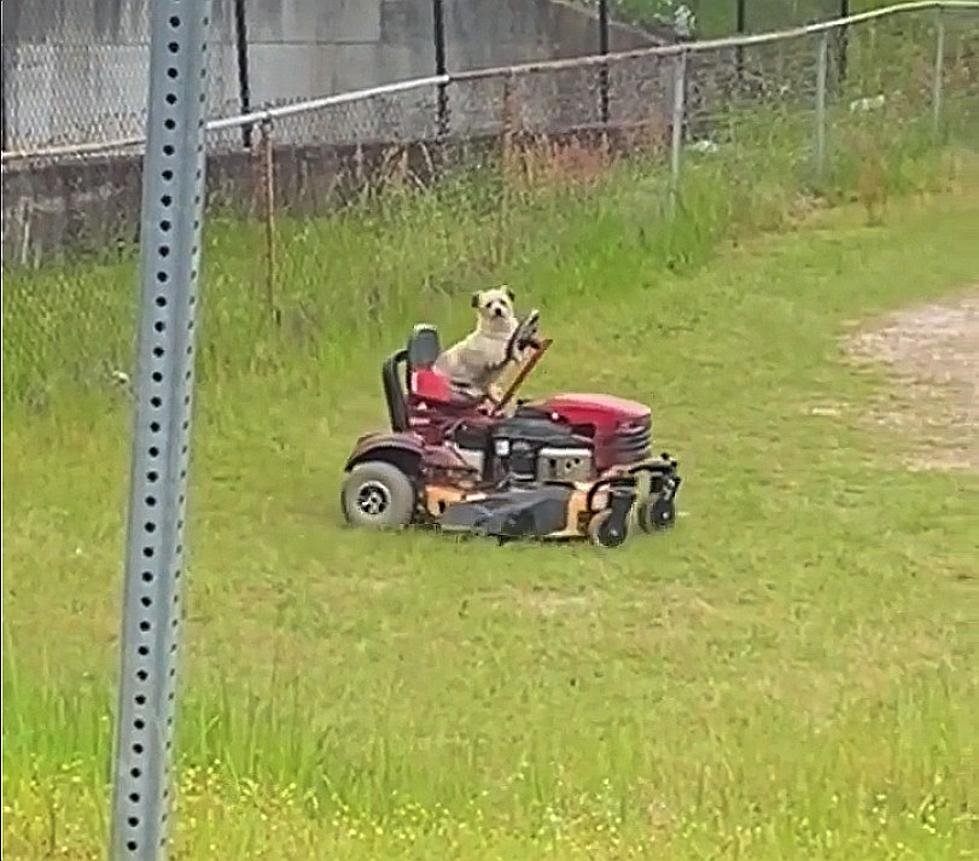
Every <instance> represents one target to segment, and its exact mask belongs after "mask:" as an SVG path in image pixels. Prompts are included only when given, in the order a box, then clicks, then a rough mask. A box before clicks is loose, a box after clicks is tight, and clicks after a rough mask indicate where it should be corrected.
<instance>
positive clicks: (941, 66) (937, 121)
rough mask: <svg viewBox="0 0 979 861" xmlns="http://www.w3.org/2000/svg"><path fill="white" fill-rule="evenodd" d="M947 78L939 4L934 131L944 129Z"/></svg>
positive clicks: (933, 90) (932, 106) (943, 31)
mask: <svg viewBox="0 0 979 861" xmlns="http://www.w3.org/2000/svg"><path fill="white" fill-rule="evenodd" d="M944 78H945V16H944V15H942V9H941V7H940V6H939V7H938V9H937V10H936V11H935V71H934V78H933V80H932V82H931V85H932V89H931V109H932V119H931V123H932V131H933V132H934V133H935V135H936V137H937V136H938V134H939V133H940V132H941V130H942V89H943V84H944Z"/></svg>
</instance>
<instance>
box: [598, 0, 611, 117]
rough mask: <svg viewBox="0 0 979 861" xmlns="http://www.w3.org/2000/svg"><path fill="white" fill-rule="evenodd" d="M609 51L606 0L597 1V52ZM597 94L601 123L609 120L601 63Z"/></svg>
mask: <svg viewBox="0 0 979 861" xmlns="http://www.w3.org/2000/svg"><path fill="white" fill-rule="evenodd" d="M608 52H609V30H608V0H599V2H598V53H599V54H601V55H602V56H607V55H608ZM598 95H599V100H600V108H601V117H602V124H603V125H608V121H609V71H608V65H607V64H605V63H603V64H602V65H601V66H600V67H599V70H598Z"/></svg>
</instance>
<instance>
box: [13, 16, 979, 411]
mask: <svg viewBox="0 0 979 861" xmlns="http://www.w3.org/2000/svg"><path fill="white" fill-rule="evenodd" d="M977 50H979V4H977V5H971V6H970V5H969V4H946V5H945V6H944V7H940V6H938V5H935V4H919V8H912V9H909V10H905V11H901V12H895V13H893V14H880V15H876V16H871V17H866V18H863V19H861V20H852V21H851V22H850V23H849V24H847V25H845V26H832V27H813V28H810V29H808V30H806V31H795V32H792V33H788V34H782V35H768V36H758V37H753V38H744V39H739V40H727V41H722V42H717V43H693V44H688V45H680V46H672V47H662V48H655V49H645V50H637V51H632V52H626V53H622V54H614V55H610V56H607V57H602V56H597V57H588V58H582V59H577V60H567V61H558V62H544V63H538V64H530V65H523V66H518V67H510V68H505V69H495V70H486V71H477V72H467V73H461V74H454V75H444V76H436V77H432V78H427V79H421V80H415V81H408V82H405V83H403V84H399V85H395V86H390V87H380V88H376V89H374V90H369V91H362V92H360V93H352V94H346V95H341V96H333V97H327V98H323V99H319V100H315V101H312V102H306V103H300V104H294V105H287V106H278V107H275V108H271V109H263V110H260V111H256V112H255V113H253V114H250V115H248V116H244V117H232V118H228V119H224V120H216V121H213V122H212V123H211V124H210V135H209V166H208V193H209V200H208V203H209V229H208V236H209V242H210V243H211V247H210V248H209V251H208V254H207V255H206V257H207V258H208V259H210V260H211V261H219V262H217V263H213V262H212V269H211V272H210V276H209V279H208V290H207V292H208V295H209V296H210V298H209V300H208V301H209V302H210V306H209V309H208V314H207V320H208V324H207V331H208V338H207V339H205V345H204V358H203V359H202V373H203V374H204V375H205V376H206V375H207V374H208V373H222V372H224V371H226V370H227V369H228V368H230V367H232V366H237V365H241V364H242V363H243V365H242V366H243V367H247V368H253V367H254V365H253V364H250V363H254V362H255V361H259V360H258V359H257V358H256V355H258V354H262V355H264V353H262V351H263V350H265V349H266V347H262V348H261V349H259V348H258V347H256V348H255V350H251V351H246V352H247V355H246V354H244V353H241V352H240V351H238V352H236V351H234V350H232V349H231V348H230V347H229V346H227V345H230V344H232V343H234V344H238V345H240V344H241V343H242V338H244V339H245V342H247V343H249V344H253V345H259V344H266V345H267V340H266V335H267V327H268V326H269V325H272V326H273V328H275V327H281V328H282V329H284V330H285V331H287V332H291V333H293V334H296V335H297V337H298V339H299V341H300V342H301V343H303V344H306V345H307V346H308V347H309V348H310V349H320V348H321V347H322V346H323V344H324V343H326V342H327V341H328V340H329V338H328V336H329V333H330V332H331V331H334V330H335V329H336V327H345V326H357V325H362V324H363V321H364V320H365V319H367V320H371V319H380V317H381V316H382V312H384V311H390V312H391V313H397V312H398V308H400V307H402V305H403V306H404V307H405V308H407V307H408V306H409V305H411V304H412V303H413V302H414V303H416V304H417V301H418V295H420V294H419V292H418V291H421V292H424V291H425V290H434V291H436V292H439V291H442V292H444V291H452V290H455V289H458V287H457V285H459V284H464V285H468V284H471V283H472V279H473V278H474V277H478V276H479V275H480V273H490V272H494V271H497V270H498V269H499V267H500V266H501V265H505V264H506V262H507V260H508V259H512V258H513V257H514V255H518V254H519V245H520V241H521V235H522V234H523V233H524V232H525V231H529V230H533V229H534V218H533V215H532V213H533V207H534V205H536V204H534V201H535V200H538V199H539V197H540V195H542V194H543V195H548V194H552V193H553V190H554V189H555V188H569V187H574V188H581V187H588V188H596V187H598V184H600V183H602V182H606V181H611V180H609V179H608V178H609V177H612V178H614V177H616V176H622V174H623V172H626V173H627V174H628V176H629V179H628V182H630V183H632V184H633V185H635V187H637V188H642V189H644V191H643V193H644V194H648V195H655V196H657V197H658V198H659V199H661V200H662V203H663V211H664V217H670V216H671V214H672V216H677V215H679V216H681V217H682V216H683V213H684V212H685V210H687V209H690V208H692V207H694V206H695V205H696V201H697V199H698V195H704V194H706V189H710V188H716V187H718V186H723V187H724V188H725V189H728V190H729V191H730V197H731V200H732V201H733V202H732V203H730V206H732V207H737V206H738V205H739V203H738V201H741V202H742V203H743V202H744V201H747V200H749V199H750V200H754V199H755V198H751V197H750V195H752V194H755V195H757V194H758V193H759V189H765V188H771V189H773V194H774V193H775V192H774V189H776V188H788V189H793V190H797V191H798V192H801V193H808V194H819V195H822V196H833V195H836V196H841V195H842V196H844V197H846V196H848V195H859V194H863V193H864V191H866V190H867V189H870V191H866V195H865V196H868V200H869V205H873V203H874V201H873V200H870V199H869V198H872V197H873V188H878V189H882V190H886V189H887V188H894V187H900V186H901V185H902V183H906V182H907V177H906V175H905V174H906V170H905V168H906V165H907V164H908V160H909V159H912V158H915V157H917V156H919V155H921V154H923V153H926V152H934V151H939V150H941V149H943V148H945V147H947V146H949V145H955V146H960V147H961V146H964V147H969V148H971V149H973V150H974V149H975V148H976V146H977V144H979V57H977V54H976V52H977ZM134 128H135V127H132V128H129V127H127V129H126V130H128V131H129V132H132V131H133V129H134ZM243 128H247V129H249V130H250V134H251V141H252V145H251V146H250V147H247V148H246V147H244V146H243V145H242V141H243V136H242V129H243ZM93 149H94V150H96V151H94V152H86V151H84V148H77V147H76V148H66V149H65V150H64V151H58V152H51V153H48V154H47V155H44V156H35V157H23V158H18V157H11V158H6V157H5V162H4V166H3V174H4V176H3V182H4V196H5V205H4V223H3V244H4V267H5V270H6V276H7V277H5V290H4V299H3V302H4V307H3V319H4V326H5V335H6V337H5V347H4V357H5V362H4V390H5V399H10V398H13V399H16V400H19V401H22V402H27V403H31V404H35V405H38V404H45V403H48V402H49V401H50V399H51V398H52V397H53V396H54V394H55V393H56V392H61V391H64V390H65V388H70V389H73V390H84V389H86V388H92V387H94V388H98V387H100V386H104V385H106V381H107V380H112V379H116V378H117V377H118V378H122V377H125V376H126V374H127V373H128V363H129V361H130V356H131V353H132V345H131V343H130V333H131V330H132V327H131V326H130V325H129V323H130V321H131V320H132V313H133V309H132V304H131V303H132V291H131V289H130V284H131V281H132V277H133V276H132V265H133V263H132V249H133V242H134V240H135V238H136V235H137V231H138V224H137V218H138V212H139V202H140V161H141V156H140V142H139V140H138V138H134V139H133V140H132V141H130V142H129V143H124V144H105V145H101V146H95V147H93ZM861 189H864V191H861ZM521 207H522V210H521V209H520V208H521ZM518 210H520V211H521V212H523V215H520V214H519V213H518ZM406 213H412V216H411V217H412V218H415V217H417V218H420V219H421V221H419V224H421V223H424V224H426V225H428V226H427V227H426V228H425V229H424V230H423V231H420V232H418V233H417V234H413V238H412V240H411V242H412V247H411V252H412V253H411V254H410V255H409V254H407V253H405V254H401V255H400V256H399V255H398V254H395V253H394V252H393V251H392V247H393V246H392V243H394V244H395V245H396V242H402V241H404V239H403V237H402V238H401V239H398V240H397V241H396V242H395V240H392V234H391V233H390V232H387V233H386V232H385V229H384V228H383V225H386V224H390V223H391V222H392V219H393V220H398V219H400V220H401V221H400V222H399V223H402V224H407V223H408V215H406ZM419 213H427V214H425V218H427V219H428V220H427V221H425V218H422V216H421V215H419ZM515 213H517V214H515ZM528 213H531V214H528ZM466 219H469V220H470V221H468V222H466V223H467V224H468V227H467V230H465V231H463V230H461V229H458V225H459V224H461V223H463V222H465V221H466ZM521 219H523V220H521ZM412 223H414V222H412ZM324 224H328V225H329V231H328V233H329V236H330V237H331V238H330V240H329V241H330V242H342V241H343V237H349V236H351V235H352V233H351V231H353V229H354V228H353V227H352V226H351V225H354V224H355V225H356V229H357V231H358V232H357V236H358V239H357V242H358V243H361V244H360V245H358V246H357V249H356V252H355V253H354V252H352V251H351V248H350V247H346V246H344V247H343V248H339V249H338V248H336V247H333V252H335V253H334V254H332V256H331V253H328V251H327V250H324V246H323V244H322V241H321V240H323V239H324V235H325V234H324V229H325V228H324V227H323V225H324ZM400 235H401V234H399V236H400ZM336 237H340V239H337V238H336ZM365 237H366V238H365ZM350 242H353V240H352V239H351V240H350ZM318 243H319V244H318ZM331 247H332V246H331ZM395 250H397V249H396V248H395ZM340 258H342V260H343V266H344V267H345V268H344V271H343V272H342V273H341V272H339V271H338V270H337V268H336V267H337V266H338V265H339V264H338V263H337V259H340ZM331 285H337V286H336V289H335V290H334V289H333V287H332V286H331ZM399 285H400V286H399ZM454 285H455V286H454ZM463 289H468V287H465V288H463ZM399 303H401V304H399ZM365 309H366V314H365V313H364V312H365ZM405 313H406V314H407V313H408V312H407V311H406V312H405ZM270 321H271V322H270ZM222 344H224V345H225V346H223V347H222ZM268 350H269V351H271V352H274V350H273V348H272V347H268ZM256 351H257V353H256ZM266 359H267V360H268V361H274V360H273V359H271V358H268V357H267V356H266ZM266 359H263V361H264V360H266ZM222 369H224V371H222Z"/></svg>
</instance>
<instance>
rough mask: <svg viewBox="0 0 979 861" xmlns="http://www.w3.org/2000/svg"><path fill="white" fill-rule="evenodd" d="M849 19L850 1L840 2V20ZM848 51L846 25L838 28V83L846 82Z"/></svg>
mask: <svg viewBox="0 0 979 861" xmlns="http://www.w3.org/2000/svg"><path fill="white" fill-rule="evenodd" d="M849 17H850V0H840V18H849ZM848 50H849V32H848V30H847V26H846V24H844V25H843V26H842V27H840V54H839V58H838V59H837V63H838V64H839V68H838V71H837V75H838V78H839V81H840V83H842V82H843V81H845V80H846V63H847V53H848Z"/></svg>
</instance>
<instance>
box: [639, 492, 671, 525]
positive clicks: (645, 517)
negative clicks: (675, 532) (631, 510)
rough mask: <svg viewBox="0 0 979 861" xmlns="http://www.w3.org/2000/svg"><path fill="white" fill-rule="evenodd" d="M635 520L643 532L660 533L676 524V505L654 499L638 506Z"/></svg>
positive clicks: (669, 501)
mask: <svg viewBox="0 0 979 861" xmlns="http://www.w3.org/2000/svg"><path fill="white" fill-rule="evenodd" d="M636 520H637V521H639V528H640V529H641V530H642V531H643V532H661V531H662V530H664V529H670V528H671V527H672V526H673V524H674V523H676V503H675V502H674V501H673V500H672V499H670V500H668V501H667V500H663V499H659V498H658V497H654V498H652V499H649V500H648V501H646V502H644V503H643V504H642V505H640V506H639V510H638V511H637V512H636Z"/></svg>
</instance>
